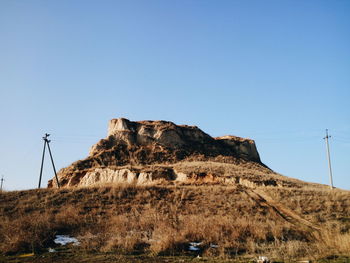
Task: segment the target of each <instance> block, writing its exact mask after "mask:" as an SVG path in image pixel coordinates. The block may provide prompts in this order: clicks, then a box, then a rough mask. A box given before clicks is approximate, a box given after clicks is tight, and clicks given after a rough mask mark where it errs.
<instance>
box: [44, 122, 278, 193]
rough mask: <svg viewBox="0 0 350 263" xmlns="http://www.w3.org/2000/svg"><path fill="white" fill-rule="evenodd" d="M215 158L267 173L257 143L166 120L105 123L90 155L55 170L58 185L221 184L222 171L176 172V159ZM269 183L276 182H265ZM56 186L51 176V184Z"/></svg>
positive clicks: (177, 161)
mask: <svg viewBox="0 0 350 263" xmlns="http://www.w3.org/2000/svg"><path fill="white" fill-rule="evenodd" d="M196 161H200V162H208V161H212V162H219V163H231V164H236V165H240V164H242V167H244V165H243V164H251V165H255V167H258V168H259V169H263V170H265V171H266V173H269V172H271V170H269V169H268V168H267V167H266V166H265V165H264V164H263V163H261V160H260V157H259V153H258V151H257V148H256V145H255V142H254V141H253V140H250V139H245V138H241V137H236V136H223V137H216V138H213V137H211V136H209V135H208V134H206V133H205V132H203V131H202V130H200V129H199V128H198V127H196V126H188V125H176V124H174V123H172V122H168V121H137V122H133V121H129V120H127V119H124V118H119V119H112V120H111V121H110V122H109V126H108V134H107V138H105V139H102V140H100V141H99V142H98V143H96V144H95V145H93V146H92V147H91V149H90V153H89V156H88V157H87V158H86V159H84V160H80V161H77V162H74V163H73V164H71V165H70V166H68V167H66V168H63V169H61V170H60V171H59V173H58V177H59V181H60V185H61V186H78V185H84V186H87V185H93V184H98V183H117V182H125V183H131V182H135V181H136V182H137V183H149V182H154V181H166V182H169V181H181V182H186V181H188V182H193V181H203V182H207V181H208V182H209V181H211V182H222V181H223V180H222V178H221V179H220V176H222V175H220V174H216V175H213V174H210V173H204V174H205V176H204V174H203V173H202V174H196V173H192V174H187V173H186V172H176V169H173V166H174V164H177V163H180V162H196ZM269 184H270V185H273V184H274V183H269ZM53 186H55V182H54V181H53V180H50V181H49V187H53Z"/></svg>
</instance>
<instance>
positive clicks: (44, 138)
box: [38, 133, 60, 188]
mask: <svg viewBox="0 0 350 263" xmlns="http://www.w3.org/2000/svg"><path fill="white" fill-rule="evenodd" d="M49 136H50V134H48V133H45V136H44V137H43V140H44V149H43V155H42V158H41V167H40V176H39V185H38V188H40V185H41V177H42V174H43V166H44V158H45V149H46V144H47V148H48V149H49V153H50V158H51V163H52V168H53V171H54V173H55V177H56V182H57V186H58V188H60V183H59V181H58V177H57V173H56V167H55V164H54V162H53V158H52V154H51V149H50V142H51V141H50V140H49V139H47V138H48V137H49Z"/></svg>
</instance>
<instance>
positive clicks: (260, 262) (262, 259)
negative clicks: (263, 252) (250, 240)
mask: <svg viewBox="0 0 350 263" xmlns="http://www.w3.org/2000/svg"><path fill="white" fill-rule="evenodd" d="M257 262H258V263H269V262H270V259H269V258H268V257H265V256H259V258H258V260H257Z"/></svg>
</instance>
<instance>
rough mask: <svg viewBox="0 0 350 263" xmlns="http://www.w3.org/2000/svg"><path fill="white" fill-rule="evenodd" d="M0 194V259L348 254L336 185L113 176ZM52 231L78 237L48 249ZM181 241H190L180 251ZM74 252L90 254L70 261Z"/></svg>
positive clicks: (345, 200) (347, 223) (345, 213)
mask: <svg viewBox="0 0 350 263" xmlns="http://www.w3.org/2000/svg"><path fill="white" fill-rule="evenodd" d="M0 198H1V203H0V217H1V218H0V230H1V231H0V250H1V252H2V254H3V255H7V256H6V258H3V259H2V260H7V261H8V262H34V261H30V260H32V259H33V257H29V258H21V259H20V260H22V261H16V260H18V257H11V255H19V254H22V253H35V255H36V256H35V257H34V258H35V262H43V263H44V262H55V259H54V258H55V257H60V262H65V261H64V260H66V259H65V255H66V256H67V260H68V258H70V260H72V261H74V262H116V259H115V257H120V258H118V260H117V261H118V262H123V261H122V260H126V261H125V262H187V261H188V260H194V258H196V256H198V255H199V256H200V257H201V258H202V259H201V260H209V261H208V262H226V261H222V260H223V259H225V260H232V262H233V261H235V260H236V261H237V260H238V259H240V258H245V260H246V261H249V260H253V259H254V258H256V257H257V256H259V255H265V256H268V257H269V258H271V259H272V260H274V261H279V262H281V261H295V260H298V259H307V260H317V259H321V258H334V257H335V256H349V255H350V234H349V229H350V208H349V205H350V193H349V192H348V191H342V190H333V191H330V190H327V189H326V188H322V187H320V188H308V187H306V186H304V187H301V188H281V187H261V188H259V187H255V188H250V187H245V186H242V185H236V186H222V185H200V186H195V185H180V186H179V185H178V186H175V185H173V186H133V185H119V186H105V187H96V188H73V189H61V190H57V189H41V190H29V191H17V192H6V193H1V194H0ZM56 234H69V235H71V236H75V237H77V238H78V240H79V241H80V245H79V246H76V247H74V248H72V250H67V251H70V252H69V253H68V252H64V253H63V252H60V253H50V254H48V253H47V251H48V248H49V247H51V248H53V247H56V248H57V249H59V248H60V247H59V246H57V245H55V244H54V243H53V239H54V237H55V235H56ZM190 242H197V243H198V250H195V251H189V248H190ZM65 253H66V254H65ZM67 253H68V254H67ZM84 254H85V255H86V254H88V255H90V256H91V255H93V257H94V261H89V260H90V259H89V257H87V258H85V259H84V258H83V259H82V261H78V260H79V256H81V255H84ZM116 255H124V256H116ZM127 255H129V256H127ZM137 255H139V256H137ZM43 256H44V257H43ZM171 256H176V257H175V258H173V257H171ZM182 256H185V257H182ZM99 258H100V259H99ZM49 260H51V261H49ZM99 260H100V261H99ZM153 260H155V261H153ZM163 260H164V261H163ZM178 260H180V261H178ZM181 260H184V261H181ZM196 260H197V259H196ZM215 260H216V261H215ZM220 260H221V261H220ZM3 262H5V261H3ZM67 262H68V261H67ZM70 262H71V261H70ZM228 262H231V261H228Z"/></svg>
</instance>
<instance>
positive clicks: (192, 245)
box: [188, 242, 202, 251]
mask: <svg viewBox="0 0 350 263" xmlns="http://www.w3.org/2000/svg"><path fill="white" fill-rule="evenodd" d="M189 245H190V246H189V248H188V250H189V251H199V250H200V248H199V247H198V246H200V245H202V242H190V243H189Z"/></svg>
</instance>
